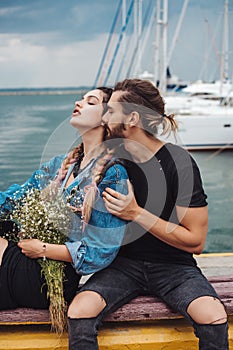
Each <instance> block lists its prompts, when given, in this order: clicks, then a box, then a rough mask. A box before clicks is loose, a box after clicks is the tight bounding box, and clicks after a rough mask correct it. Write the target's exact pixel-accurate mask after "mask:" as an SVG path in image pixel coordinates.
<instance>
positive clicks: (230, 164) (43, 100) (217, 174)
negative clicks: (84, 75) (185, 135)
mask: <svg viewBox="0 0 233 350" xmlns="http://www.w3.org/2000/svg"><path fill="white" fill-rule="evenodd" d="M81 94H82V92H81V91H80V92H79V93H66V94H64V93H60V94H59V93H58V91H56V94H51V93H50V94H15V95H13V94H11V95H0V130H1V131H0V132H1V136H0V137H1V138H0V160H1V161H0V175H1V176H0V191H4V190H6V189H7V188H8V186H10V185H11V184H13V183H19V184H21V183H23V182H24V181H25V180H26V179H27V178H28V177H29V176H30V175H31V174H32V172H33V171H34V170H36V169H38V167H39V166H40V164H41V163H43V162H45V161H47V160H49V159H50V158H51V157H53V156H55V155H57V154H62V153H66V152H67V151H68V150H69V149H70V148H72V146H73V145H74V144H75V143H76V142H77V139H79V135H78V134H77V132H76V131H75V130H74V128H72V127H71V126H70V124H69V120H70V116H71V113H72V110H73V108H74V102H75V100H77V99H80V97H81ZM207 134H208V130H207ZM192 156H193V157H194V159H195V160H196V161H197V163H198V165H199V168H200V171H201V175H202V179H203V184H204V188H205V192H206V193H207V195H208V203H209V232H208V236H207V242H206V246H205V252H233V151H226V150H225V151H221V152H219V151H205V152H203V151H201V152H192Z"/></svg>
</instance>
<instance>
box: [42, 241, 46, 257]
mask: <svg viewBox="0 0 233 350" xmlns="http://www.w3.org/2000/svg"><path fill="white" fill-rule="evenodd" d="M42 251H43V253H44V255H43V261H45V260H46V256H45V251H46V244H43V245H42Z"/></svg>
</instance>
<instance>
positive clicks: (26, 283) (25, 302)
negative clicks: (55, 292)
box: [0, 241, 48, 310]
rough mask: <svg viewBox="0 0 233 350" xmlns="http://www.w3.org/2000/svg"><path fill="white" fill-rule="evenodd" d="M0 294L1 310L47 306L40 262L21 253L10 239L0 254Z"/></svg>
mask: <svg viewBox="0 0 233 350" xmlns="http://www.w3.org/2000/svg"><path fill="white" fill-rule="evenodd" d="M1 242H2V241H1ZM2 243H3V242H2ZM0 295H1V298H0V309H1V310H4V309H5V310H6V309H12V308H16V307H32V308H43V309H45V308H48V298H47V288H46V286H45V280H44V278H43V276H42V275H41V267H40V264H39V263H38V261H37V260H36V259H30V258H28V257H26V256H25V255H24V254H22V252H21V250H20V249H19V247H18V246H17V244H16V243H15V242H12V241H9V242H8V244H7V247H6V249H5V251H4V253H3V256H2V263H1V268H0Z"/></svg>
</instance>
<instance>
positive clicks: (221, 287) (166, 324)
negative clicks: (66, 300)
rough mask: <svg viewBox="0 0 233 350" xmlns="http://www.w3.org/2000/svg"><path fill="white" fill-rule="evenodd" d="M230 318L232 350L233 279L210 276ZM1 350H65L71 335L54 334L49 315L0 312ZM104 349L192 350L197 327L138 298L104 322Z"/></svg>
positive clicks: (158, 304)
mask: <svg viewBox="0 0 233 350" xmlns="http://www.w3.org/2000/svg"><path fill="white" fill-rule="evenodd" d="M209 281H210V282H211V283H212V285H213V286H214V288H215V289H216V291H217V292H218V294H219V296H220V297H221V300H222V301H223V302H224V304H225V307H226V311H227V313H228V315H229V344H230V349H233V316H231V315H233V276H221V277H210V278H209ZM0 325H1V327H0V350H54V349H56V350H67V349H68V336H67V333H65V334H63V335H62V336H58V335H56V334H55V333H51V331H50V318H49V312H48V310H35V309H27V308H18V309H14V310H5V311H0ZM98 342H99V349H100V350H125V349H127V350H134V349H140V350H148V349H153V350H161V349H165V348H166V349H167V350H174V349H179V350H187V349H189V350H194V349H197V347H198V345H197V343H198V340H197V338H196V337H195V336H194V333H193V328H192V326H191V325H190V324H189V323H188V321H187V320H185V319H184V318H183V317H182V316H181V315H180V314H178V313H176V312H174V311H173V310H172V309H171V308H169V307H168V306H167V305H165V304H164V303H163V302H162V301H161V300H160V299H158V298H154V297H150V296H140V297H137V298H135V299H133V300H132V301H131V302H129V303H128V304H126V305H124V306H122V307H121V308H119V309H118V310H116V311H115V312H113V313H112V314H110V315H108V316H107V317H105V319H104V322H103V325H102V327H101V329H100V331H99V334H98Z"/></svg>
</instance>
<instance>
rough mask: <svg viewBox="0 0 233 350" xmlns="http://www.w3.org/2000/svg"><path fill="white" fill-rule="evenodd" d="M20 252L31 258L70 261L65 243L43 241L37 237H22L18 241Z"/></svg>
mask: <svg viewBox="0 0 233 350" xmlns="http://www.w3.org/2000/svg"><path fill="white" fill-rule="evenodd" d="M18 246H19V248H21V249H22V253H23V254H25V255H26V256H28V257H29V258H31V259H38V258H43V257H45V258H48V259H53V260H60V261H67V262H72V258H71V256H70V253H69V250H68V249H67V247H66V246H65V244H50V243H44V242H42V241H40V240H39V239H35V238H34V239H23V240H22V241H20V242H19V243H18Z"/></svg>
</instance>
